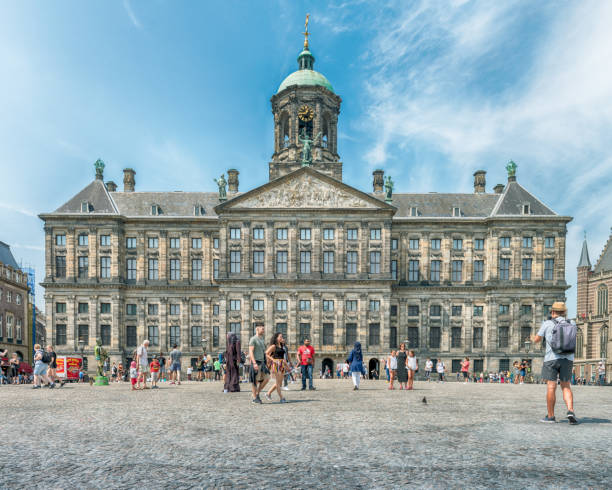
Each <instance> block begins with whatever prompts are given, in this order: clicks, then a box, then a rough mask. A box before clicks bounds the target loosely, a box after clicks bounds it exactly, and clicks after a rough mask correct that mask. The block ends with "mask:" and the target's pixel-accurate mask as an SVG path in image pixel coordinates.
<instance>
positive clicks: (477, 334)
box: [472, 327, 482, 349]
mask: <svg viewBox="0 0 612 490" xmlns="http://www.w3.org/2000/svg"><path fill="white" fill-rule="evenodd" d="M472 346H473V347H474V348H475V349H481V348H482V327H474V333H473V338H472Z"/></svg>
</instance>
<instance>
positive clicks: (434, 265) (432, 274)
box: [429, 260, 440, 282]
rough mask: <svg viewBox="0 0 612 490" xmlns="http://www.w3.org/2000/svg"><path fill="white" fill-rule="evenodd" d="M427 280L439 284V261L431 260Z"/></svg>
mask: <svg viewBox="0 0 612 490" xmlns="http://www.w3.org/2000/svg"><path fill="white" fill-rule="evenodd" d="M429 279H430V281H432V282H440V261H439V260H432V261H431V269H430V271H429Z"/></svg>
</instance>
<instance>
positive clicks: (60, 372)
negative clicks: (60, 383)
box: [55, 356, 66, 378]
mask: <svg viewBox="0 0 612 490" xmlns="http://www.w3.org/2000/svg"><path fill="white" fill-rule="evenodd" d="M55 362H56V363H57V369H56V370H55V372H56V373H57V376H58V378H65V377H66V358H65V357H63V356H57V359H56V360H55Z"/></svg>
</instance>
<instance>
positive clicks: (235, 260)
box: [230, 250, 241, 274]
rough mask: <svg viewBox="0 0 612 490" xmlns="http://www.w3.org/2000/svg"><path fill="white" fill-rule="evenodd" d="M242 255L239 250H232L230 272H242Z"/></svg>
mask: <svg viewBox="0 0 612 490" xmlns="http://www.w3.org/2000/svg"><path fill="white" fill-rule="evenodd" d="M240 256H241V254H240V252H239V251H238V250H232V251H231V252H230V274H240Z"/></svg>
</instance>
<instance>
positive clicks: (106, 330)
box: [100, 325, 111, 345]
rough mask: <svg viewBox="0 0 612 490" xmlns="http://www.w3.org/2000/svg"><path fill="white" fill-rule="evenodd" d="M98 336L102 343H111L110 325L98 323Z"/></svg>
mask: <svg viewBox="0 0 612 490" xmlns="http://www.w3.org/2000/svg"><path fill="white" fill-rule="evenodd" d="M100 338H101V340H102V345H111V326H110V325H100Z"/></svg>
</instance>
